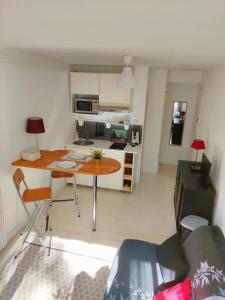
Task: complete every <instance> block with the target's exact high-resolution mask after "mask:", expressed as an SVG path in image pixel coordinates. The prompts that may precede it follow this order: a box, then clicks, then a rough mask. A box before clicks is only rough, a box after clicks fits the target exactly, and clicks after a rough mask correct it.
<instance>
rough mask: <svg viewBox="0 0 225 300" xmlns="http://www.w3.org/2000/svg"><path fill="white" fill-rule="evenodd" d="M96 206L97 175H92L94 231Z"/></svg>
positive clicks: (94, 227)
mask: <svg viewBox="0 0 225 300" xmlns="http://www.w3.org/2000/svg"><path fill="white" fill-rule="evenodd" d="M96 207H97V176H96V175H94V176H93V216H92V231H96Z"/></svg>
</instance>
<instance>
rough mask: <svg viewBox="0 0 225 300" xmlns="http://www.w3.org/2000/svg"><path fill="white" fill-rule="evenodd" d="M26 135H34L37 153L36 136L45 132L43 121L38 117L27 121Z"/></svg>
mask: <svg viewBox="0 0 225 300" xmlns="http://www.w3.org/2000/svg"><path fill="white" fill-rule="evenodd" d="M26 131H27V133H32V134H35V135H36V147H37V151H38V150H39V146H38V134H39V133H43V132H45V126H44V121H43V119H42V118H39V117H32V118H28V119H27V130H26Z"/></svg>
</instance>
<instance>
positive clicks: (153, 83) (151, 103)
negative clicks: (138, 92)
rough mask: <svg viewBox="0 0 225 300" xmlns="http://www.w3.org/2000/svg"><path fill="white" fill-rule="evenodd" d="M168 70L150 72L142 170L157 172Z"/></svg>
mask: <svg viewBox="0 0 225 300" xmlns="http://www.w3.org/2000/svg"><path fill="white" fill-rule="evenodd" d="M167 73H168V70H166V69H160V70H150V74H149V84H148V89H149V91H148V97H147V107H146V114H145V130H144V150H143V163H142V170H143V171H145V172H157V171H158V167H159V150H160V138H161V130H162V120H163V119H162V118H163V107H164V99H165V90H166V80H167Z"/></svg>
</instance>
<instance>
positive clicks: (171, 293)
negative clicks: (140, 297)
mask: <svg viewBox="0 0 225 300" xmlns="http://www.w3.org/2000/svg"><path fill="white" fill-rule="evenodd" d="M154 300H191V279H190V278H186V279H185V281H184V282H179V283H177V284H176V285H174V286H172V287H170V288H168V289H166V290H164V291H162V292H159V293H157V294H156V295H155V297H154Z"/></svg>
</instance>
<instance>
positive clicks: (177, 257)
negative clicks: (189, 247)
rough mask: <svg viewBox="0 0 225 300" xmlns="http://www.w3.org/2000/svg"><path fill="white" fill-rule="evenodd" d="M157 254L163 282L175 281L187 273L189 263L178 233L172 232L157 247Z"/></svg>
mask: <svg viewBox="0 0 225 300" xmlns="http://www.w3.org/2000/svg"><path fill="white" fill-rule="evenodd" d="M157 256H158V261H159V264H160V268H161V272H162V277H163V282H164V283H169V282H176V281H178V280H181V279H183V278H184V276H185V275H186V274H187V272H188V270H189V265H188V263H187V260H186V258H185V256H184V252H183V247H182V245H181V242H180V239H179V236H178V234H174V235H173V236H171V237H170V238H168V239H167V240H166V241H165V242H163V243H162V244H161V245H159V246H158V247H157Z"/></svg>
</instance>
